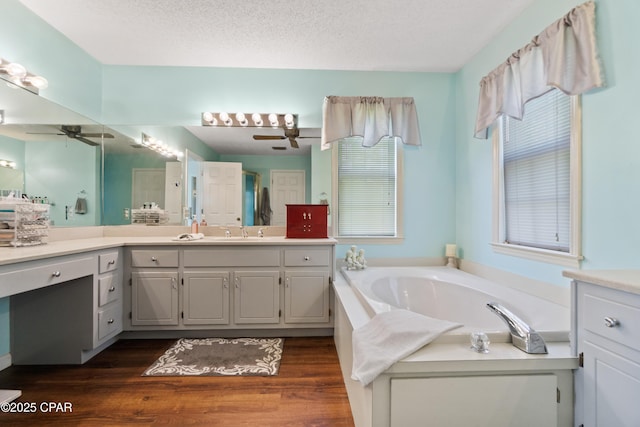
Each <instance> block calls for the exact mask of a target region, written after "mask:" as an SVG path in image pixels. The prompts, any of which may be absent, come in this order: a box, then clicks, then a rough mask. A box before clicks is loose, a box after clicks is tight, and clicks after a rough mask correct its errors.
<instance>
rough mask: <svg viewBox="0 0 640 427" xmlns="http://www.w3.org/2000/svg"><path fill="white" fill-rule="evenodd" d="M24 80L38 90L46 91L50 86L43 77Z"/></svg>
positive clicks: (29, 77) (30, 77)
mask: <svg viewBox="0 0 640 427" xmlns="http://www.w3.org/2000/svg"><path fill="white" fill-rule="evenodd" d="M24 80H25V81H26V82H27V83H29V84H30V85H31V86H33V87H36V88H38V89H46V88H47V87H48V86H49V82H48V81H47V79H45V78H44V77H42V76H27V77H25V79H24Z"/></svg>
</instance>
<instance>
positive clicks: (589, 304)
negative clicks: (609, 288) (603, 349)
mask: <svg viewBox="0 0 640 427" xmlns="http://www.w3.org/2000/svg"><path fill="white" fill-rule="evenodd" d="M583 313H584V327H585V329H586V330H588V331H591V332H593V333H595V334H598V335H600V336H602V337H605V338H608V339H610V340H613V341H616V342H618V343H620V344H622V345H625V346H627V347H630V348H633V349H635V350H639V351H640V308H638V307H634V306H632V305H628V304H625V303H623V302H621V301H614V300H611V299H609V298H605V297H603V296H600V295H592V294H585V295H584V311H583ZM612 322H613V323H612Z"/></svg>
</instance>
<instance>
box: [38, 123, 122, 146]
mask: <svg viewBox="0 0 640 427" xmlns="http://www.w3.org/2000/svg"><path fill="white" fill-rule="evenodd" d="M27 133H28V134H30V135H66V136H67V137H69V138H73V139H77V140H78V141H81V142H84V143H85V144H87V145H91V146H93V147H95V146H96V145H99V144H98V143H97V142H95V141H91V140H90V139H88V138H113V135H111V134H110V133H102V132H96V133H83V132H82V127H81V126H78V125H61V126H60V132H55V133H49V132H27Z"/></svg>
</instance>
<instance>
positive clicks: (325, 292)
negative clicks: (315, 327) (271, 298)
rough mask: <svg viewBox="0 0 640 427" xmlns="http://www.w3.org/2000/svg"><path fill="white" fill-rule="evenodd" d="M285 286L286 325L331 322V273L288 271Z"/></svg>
mask: <svg viewBox="0 0 640 427" xmlns="http://www.w3.org/2000/svg"><path fill="white" fill-rule="evenodd" d="M284 286H285V289H284V321H285V322H286V323H325V322H328V321H329V273H327V272H326V271H287V272H285V280H284Z"/></svg>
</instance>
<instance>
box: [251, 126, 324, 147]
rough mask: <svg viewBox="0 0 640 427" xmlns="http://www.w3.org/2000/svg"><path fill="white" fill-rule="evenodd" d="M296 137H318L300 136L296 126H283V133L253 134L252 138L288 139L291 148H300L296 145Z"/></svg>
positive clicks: (263, 139) (258, 139)
mask: <svg viewBox="0 0 640 427" xmlns="http://www.w3.org/2000/svg"><path fill="white" fill-rule="evenodd" d="M298 138H318V137H317V136H300V129H298V128H291V129H289V128H285V129H284V135H253V139H255V140H257V141H273V140H281V139H288V140H289V143H290V144H291V148H300V146H299V145H298V141H297V139H298Z"/></svg>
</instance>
